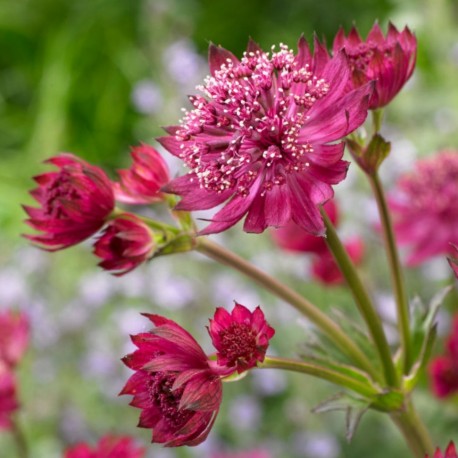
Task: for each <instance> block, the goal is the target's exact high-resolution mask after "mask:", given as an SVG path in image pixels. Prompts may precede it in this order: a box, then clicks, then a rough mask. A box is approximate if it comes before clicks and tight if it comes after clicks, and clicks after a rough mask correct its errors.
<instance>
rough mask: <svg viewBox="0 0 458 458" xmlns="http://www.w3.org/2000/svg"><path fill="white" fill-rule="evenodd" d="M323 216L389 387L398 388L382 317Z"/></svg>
mask: <svg viewBox="0 0 458 458" xmlns="http://www.w3.org/2000/svg"><path fill="white" fill-rule="evenodd" d="M321 214H322V216H323V220H324V222H325V225H326V243H327V245H328V248H329V250H330V251H331V253H332V254H333V256H334V258H335V260H336V262H337V265H338V266H339V268H340V270H341V272H342V274H343V276H344V278H345V280H346V281H347V284H348V286H349V287H350V290H351V292H352V294H353V298H354V299H355V302H356V305H357V306H358V310H359V312H360V313H361V315H362V317H363V318H364V321H365V322H366V324H367V327H368V329H369V332H370V334H371V337H372V340H373V342H374V344H375V346H376V348H377V351H378V353H379V356H380V360H381V362H382V365H383V370H384V373H385V379H386V382H387V384H388V385H389V386H391V387H397V386H398V383H399V382H398V376H397V373H396V368H395V367H394V363H393V360H392V357H391V351H390V347H389V345H388V342H387V340H386V336H385V332H384V331H383V327H382V323H381V321H380V317H379V316H378V315H377V313H376V311H375V308H374V306H373V305H372V301H371V299H370V298H369V295H368V293H367V291H366V289H365V288H364V285H363V283H362V281H361V279H360V278H359V275H358V273H357V272H356V269H355V266H354V265H353V262H352V261H351V259H350V257H349V256H348V254H347V251H346V250H345V248H344V247H343V245H342V242H341V241H340V239H339V236H338V235H337V232H336V230H335V228H334V226H333V224H332V222H331V221H330V220H329V217H328V215H327V214H326V212H325V211H324V210H323V209H322V210H321Z"/></svg>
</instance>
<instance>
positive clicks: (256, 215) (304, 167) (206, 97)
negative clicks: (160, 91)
mask: <svg viewBox="0 0 458 458" xmlns="http://www.w3.org/2000/svg"><path fill="white" fill-rule="evenodd" d="M209 66H210V72H211V76H209V77H207V79H206V80H205V85H204V86H202V87H200V90H201V92H202V93H203V96H200V95H197V96H192V97H191V98H190V100H191V103H192V105H193V107H194V108H193V109H192V110H191V111H189V112H188V113H186V115H185V116H184V118H183V120H182V124H181V125H180V126H171V127H168V128H167V129H166V131H167V133H168V134H169V135H168V136H166V137H162V138H160V139H159V141H160V142H161V143H162V145H163V146H164V147H165V148H166V149H168V150H169V151H170V152H171V153H172V154H174V155H175V156H177V157H179V158H181V159H182V160H183V161H184V162H185V163H186V165H187V166H188V167H189V168H190V169H191V170H190V172H189V173H188V174H187V175H185V176H182V177H179V178H177V179H174V180H172V181H171V182H170V183H169V184H168V185H167V186H166V187H165V188H164V189H165V190H166V191H167V192H171V193H174V194H178V195H180V196H181V197H182V200H181V201H180V203H179V204H178V206H177V209H178V210H187V211H192V210H206V209H210V208H214V207H215V206H217V205H220V204H223V203H225V202H226V203H225V205H224V207H223V208H222V209H221V210H220V211H218V212H217V213H216V214H215V215H214V216H213V218H212V219H211V223H210V225H209V226H207V227H206V228H205V229H204V230H203V231H202V232H201V234H210V233H216V232H221V231H224V230H226V229H228V228H229V227H231V226H233V225H234V224H236V223H237V222H238V221H240V220H241V219H242V218H243V217H244V216H246V218H245V222H244V230H245V231H246V232H262V231H264V230H265V229H266V228H267V227H269V226H273V227H281V226H284V225H285V224H286V223H287V222H288V221H290V220H291V219H292V220H293V221H294V222H295V223H296V224H298V225H299V226H301V227H302V228H303V229H305V230H306V231H308V232H309V233H311V234H314V235H324V224H323V221H322V218H321V215H320V213H319V210H318V208H317V206H318V205H320V204H323V203H324V202H326V201H327V200H329V199H330V198H332V197H333V194H334V191H333V189H332V185H335V184H337V183H339V182H340V181H342V180H343V179H344V178H345V176H346V172H347V166H348V164H347V162H345V161H343V160H342V155H343V151H344V143H343V142H338V140H340V139H342V138H343V137H344V136H346V135H347V134H349V133H350V132H352V131H353V130H355V129H356V128H357V127H359V126H360V125H361V124H362V123H363V122H364V120H365V118H366V115H367V106H368V100H369V96H370V94H371V90H372V86H371V85H369V84H368V85H365V86H363V87H361V88H358V89H356V90H353V89H349V88H350V86H351V84H350V79H351V72H350V69H349V66H348V62H347V58H346V56H345V54H344V53H343V52H341V53H338V54H337V55H336V56H335V57H333V58H331V57H329V55H328V53H327V51H326V49H325V47H324V46H323V45H322V44H321V43H320V42H319V41H318V40H316V42H315V50H314V53H311V51H310V49H309V46H308V44H307V42H306V41H305V39H304V38H301V39H300V40H299V43H298V53H297V54H296V55H295V54H294V53H293V51H292V50H290V49H289V48H288V47H287V46H285V45H280V49H278V50H275V48H272V52H271V53H267V52H264V51H263V50H262V49H261V48H260V47H259V46H258V45H257V44H256V43H254V42H253V41H250V43H249V44H248V48H247V51H246V52H245V53H244V55H243V57H242V59H241V60H239V59H238V58H237V57H235V56H234V55H233V54H232V53H231V52H229V51H227V50H225V49H224V48H221V47H217V46H214V45H211V46H210V50H209Z"/></svg>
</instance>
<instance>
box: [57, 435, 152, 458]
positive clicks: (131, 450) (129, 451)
mask: <svg viewBox="0 0 458 458" xmlns="http://www.w3.org/2000/svg"><path fill="white" fill-rule="evenodd" d="M144 455H145V449H144V448H143V447H138V446H136V445H135V443H134V441H133V439H132V438H130V437H115V436H110V435H108V436H104V437H102V438H101V439H100V440H99V442H98V443H97V445H96V446H95V447H90V446H89V445H87V444H84V443H82V444H78V445H75V446H74V447H71V448H69V449H67V450H66V451H65V458H143V456H144Z"/></svg>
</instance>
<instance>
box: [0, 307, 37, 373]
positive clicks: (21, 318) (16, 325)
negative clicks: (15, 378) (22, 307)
mask: <svg viewBox="0 0 458 458" xmlns="http://www.w3.org/2000/svg"><path fill="white" fill-rule="evenodd" d="M29 332H30V326H29V319H28V317H27V315H26V314H25V313H24V312H14V311H13V310H4V311H2V312H0V364H2V363H3V364H6V365H7V366H9V367H13V366H15V365H16V364H17V363H18V362H19V360H20V359H21V358H22V356H23V354H24V352H25V350H26V348H27V345H28V343H29Z"/></svg>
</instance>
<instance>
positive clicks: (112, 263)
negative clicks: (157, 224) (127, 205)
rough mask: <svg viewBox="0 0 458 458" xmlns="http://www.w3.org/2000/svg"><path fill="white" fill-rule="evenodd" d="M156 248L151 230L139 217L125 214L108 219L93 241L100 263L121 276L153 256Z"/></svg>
mask: <svg viewBox="0 0 458 458" xmlns="http://www.w3.org/2000/svg"><path fill="white" fill-rule="evenodd" d="M154 249H155V242H154V236H153V232H152V231H151V229H150V228H149V227H148V226H147V225H146V224H145V223H143V221H142V220H140V219H139V218H137V217H136V216H134V215H131V214H125V215H122V216H120V217H118V218H115V219H113V220H111V221H110V222H109V223H108V224H107V226H106V227H105V229H104V230H103V232H102V234H101V236H100V237H99V239H98V240H97V242H95V244H94V254H95V255H96V256H98V257H99V258H102V262H100V263H99V266H100V267H102V268H103V269H105V270H110V271H112V273H113V274H114V275H124V274H126V273H127V272H130V271H131V270H132V269H135V268H136V267H137V266H138V265H140V264H141V263H143V262H144V261H146V260H147V259H148V258H149V257H151V256H152V254H153V252H154Z"/></svg>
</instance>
